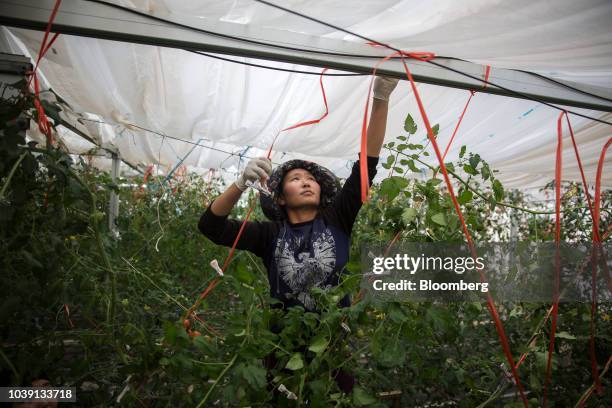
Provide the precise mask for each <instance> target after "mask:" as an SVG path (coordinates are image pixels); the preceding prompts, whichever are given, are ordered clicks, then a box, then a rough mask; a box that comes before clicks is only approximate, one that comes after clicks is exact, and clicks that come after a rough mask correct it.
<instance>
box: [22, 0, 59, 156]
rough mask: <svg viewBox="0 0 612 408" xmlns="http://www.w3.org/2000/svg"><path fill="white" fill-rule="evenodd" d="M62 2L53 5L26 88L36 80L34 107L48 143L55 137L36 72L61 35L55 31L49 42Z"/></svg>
mask: <svg viewBox="0 0 612 408" xmlns="http://www.w3.org/2000/svg"><path fill="white" fill-rule="evenodd" d="M60 3H61V0H56V2H55V6H54V7H53V10H52V11H51V15H50V16H49V21H48V23H47V28H46V30H45V34H44V36H43V40H42V42H41V44H40V50H39V51H38V57H37V59H36V65H35V66H34V69H33V70H32V72H30V73H28V75H30V79H29V80H28V83H27V85H26V88H25V89H26V92H29V89H30V86H31V84H32V81H34V107H35V108H36V112H37V114H38V128H39V129H40V131H41V132H42V133H43V134H44V135H45V137H46V138H47V143H48V144H53V143H54V139H53V135H52V133H51V125H50V124H49V120H48V119H47V115H46V114H45V109H44V107H43V106H42V103H41V102H40V99H39V95H40V84H39V83H38V75H37V74H36V71H37V70H38V66H39V64H40V61H41V60H42V58H43V57H44V56H45V54H46V53H47V51H49V49H50V48H51V46H52V45H53V43H54V42H55V40H56V39H57V37H58V36H59V33H55V34H54V35H53V37H52V38H51V40H50V41H49V42H48V43H47V40H48V38H49V33H50V32H51V27H52V26H53V20H55V16H56V14H57V11H58V10H59V6H60Z"/></svg>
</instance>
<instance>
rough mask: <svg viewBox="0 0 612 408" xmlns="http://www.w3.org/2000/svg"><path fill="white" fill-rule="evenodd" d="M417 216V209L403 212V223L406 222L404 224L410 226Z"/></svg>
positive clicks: (408, 209)
mask: <svg viewBox="0 0 612 408" xmlns="http://www.w3.org/2000/svg"><path fill="white" fill-rule="evenodd" d="M417 214H418V212H417V210H416V208H412V207H408V208H406V209H405V210H404V211H402V221H404V224H406V225H408V224H410V223H411V222H412V221H414V220H415V219H416V217H417Z"/></svg>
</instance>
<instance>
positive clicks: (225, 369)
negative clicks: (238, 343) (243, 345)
mask: <svg viewBox="0 0 612 408" xmlns="http://www.w3.org/2000/svg"><path fill="white" fill-rule="evenodd" d="M236 358H238V353H236V354H234V357H232V359H231V360H230V362H229V363H227V365H226V366H225V368H224V369H223V371H221V373H220V374H219V376H218V377H217V379H216V380H215V382H214V383H213V384H212V385H211V386H210V388H209V389H208V392H207V393H206V395H205V396H204V398H203V399H202V401H200V403H199V404H198V405H197V406H196V408H200V407H203V406H204V404H205V403H206V401H208V397H210V394H211V393H212V391H213V390H214V389H215V387H216V386H217V384H218V383H219V381H220V380H221V379H222V378H223V376H224V375H225V373H227V371H228V370H229V369H230V367H231V366H233V365H234V363H235V362H236Z"/></svg>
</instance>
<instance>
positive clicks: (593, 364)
mask: <svg viewBox="0 0 612 408" xmlns="http://www.w3.org/2000/svg"><path fill="white" fill-rule="evenodd" d="M564 113H565V119H566V120H567V126H568V128H569V131H570V135H571V138H572V145H573V146H574V152H575V154H576V161H577V162H578V168H579V169H580V176H581V177H582V185H583V186H584V193H585V195H586V198H587V202H588V204H589V211H590V213H591V219H592V220H593V233H592V242H593V248H592V253H591V259H592V267H593V271H592V291H593V292H592V301H591V322H590V339H589V354H590V358H591V373H592V375H593V379H594V381H595V388H596V389H597V393H598V394H601V393H602V392H603V389H602V387H601V381H600V379H599V369H598V368H597V356H596V355H595V309H596V307H597V302H596V299H597V294H596V290H597V286H596V277H597V269H596V268H597V266H598V265H599V263H598V256H597V255H598V253H597V251H598V250H599V249H600V248H599V243H600V242H601V241H602V239H601V236H600V233H599V214H598V215H597V216H596V215H595V210H594V209H593V203H592V202H591V195H590V194H589V186H588V184H587V182H586V177H585V176H584V170H583V168H582V161H581V160H580V154H579V153H578V146H577V145H576V140H575V138H574V130H573V129H572V124H571V122H570V120H569V115H568V114H567V112H564ZM602 154H603V155H604V156H605V152H602ZM602 162H603V159H601V161H600V164H601V163H602ZM598 169H599V166H598ZM596 220H597V221H596ZM603 266H604V276H605V278H606V280H607V282H608V287H612V286H611V283H610V279H609V278H610V274H609V271H608V265H607V263H606V262H603Z"/></svg>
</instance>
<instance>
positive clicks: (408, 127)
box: [404, 114, 417, 135]
mask: <svg viewBox="0 0 612 408" xmlns="http://www.w3.org/2000/svg"><path fill="white" fill-rule="evenodd" d="M404 130H405V131H406V132H408V133H410V134H411V135H414V134H415V133H416V131H417V125H416V123H414V119H412V116H410V114H408V116H406V120H405V121H404Z"/></svg>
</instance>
